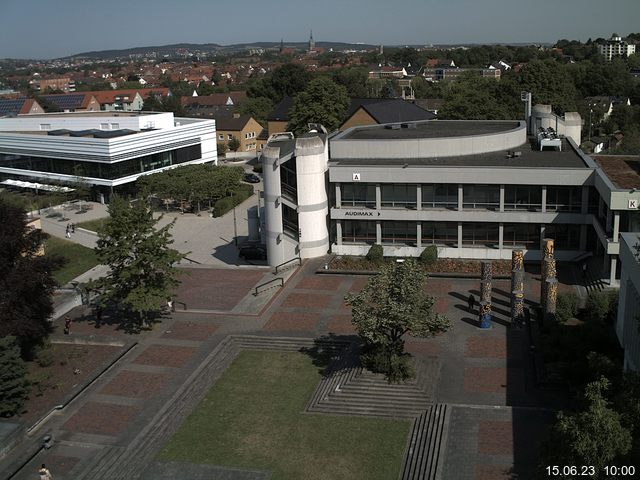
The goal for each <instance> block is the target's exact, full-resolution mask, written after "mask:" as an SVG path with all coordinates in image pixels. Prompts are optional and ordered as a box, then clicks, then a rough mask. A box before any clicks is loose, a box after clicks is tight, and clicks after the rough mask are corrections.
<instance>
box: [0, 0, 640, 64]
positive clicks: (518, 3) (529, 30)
mask: <svg viewBox="0 0 640 480" xmlns="http://www.w3.org/2000/svg"><path fill="white" fill-rule="evenodd" d="M638 20H640V0H608V1H606V2H605V1H603V0H395V1H393V0H314V1H309V0H242V1H221V0H107V1H100V2H97V1H90V0H59V1H52V0H29V1H25V0H0V58H34V59H36V58H37V59H46V58H56V57H63V56H67V55H73V54H77V53H81V52H88V51H95V50H111V49H121V48H131V47H141V46H154V45H168V44H172V43H218V44H222V45H230V44H234V43H245V42H258V41H272V42H279V41H280V39H281V38H282V39H284V41H285V43H286V42H304V41H307V40H308V39H309V31H310V30H313V36H314V38H315V40H316V42H320V41H337V42H353V43H355V42H363V43H370V44H375V45H378V44H384V45H429V44H452V43H454V44H455V43H553V42H555V41H556V40H559V39H561V38H567V39H575V40H581V41H586V40H587V39H588V38H590V37H591V38H594V39H595V38H598V37H604V38H608V37H610V36H611V34H612V33H613V32H616V33H619V34H621V35H623V36H624V35H626V34H628V33H631V32H639V31H640V22H639V21H638Z"/></svg>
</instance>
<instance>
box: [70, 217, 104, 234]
mask: <svg viewBox="0 0 640 480" xmlns="http://www.w3.org/2000/svg"><path fill="white" fill-rule="evenodd" d="M107 220H108V217H107V218H96V219H95V220H87V221H86V222H80V223H76V227H81V228H84V229H86V230H91V231H92V232H97V231H98V228H100V227H101V226H102V225H103V224H104V222H106V221H107Z"/></svg>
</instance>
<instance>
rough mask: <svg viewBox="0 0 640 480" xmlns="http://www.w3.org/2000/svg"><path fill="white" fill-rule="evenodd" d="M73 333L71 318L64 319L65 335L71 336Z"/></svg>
mask: <svg viewBox="0 0 640 480" xmlns="http://www.w3.org/2000/svg"><path fill="white" fill-rule="evenodd" d="M70 333H71V317H70V316H69V315H67V316H66V317H64V334H65V335H69V334H70Z"/></svg>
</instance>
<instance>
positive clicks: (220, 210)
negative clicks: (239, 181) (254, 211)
mask: <svg viewBox="0 0 640 480" xmlns="http://www.w3.org/2000/svg"><path fill="white" fill-rule="evenodd" d="M251 195H253V187H252V186H251V185H247V184H244V185H239V186H238V188H237V190H235V191H234V192H233V197H231V195H230V196H228V197H224V198H221V199H220V200H218V201H216V203H215V204H214V205H213V216H214V217H221V216H223V215H224V214H225V213H227V212H228V211H230V210H231V209H232V208H233V207H235V206H237V205H239V204H241V203H242V202H244V201H245V200H246V199H247V198H249V197H250V196H251Z"/></svg>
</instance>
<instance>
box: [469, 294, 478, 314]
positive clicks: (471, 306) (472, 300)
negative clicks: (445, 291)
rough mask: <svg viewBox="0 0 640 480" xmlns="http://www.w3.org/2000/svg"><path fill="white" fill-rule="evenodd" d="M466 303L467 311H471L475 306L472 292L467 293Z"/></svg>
mask: <svg viewBox="0 0 640 480" xmlns="http://www.w3.org/2000/svg"><path fill="white" fill-rule="evenodd" d="M467 304H468V307H469V313H473V309H474V307H475V306H476V297H474V296H473V293H470V294H469V298H468V299H467Z"/></svg>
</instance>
